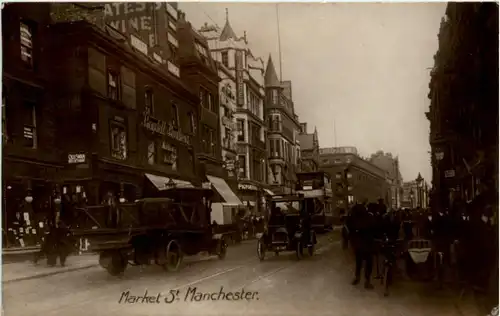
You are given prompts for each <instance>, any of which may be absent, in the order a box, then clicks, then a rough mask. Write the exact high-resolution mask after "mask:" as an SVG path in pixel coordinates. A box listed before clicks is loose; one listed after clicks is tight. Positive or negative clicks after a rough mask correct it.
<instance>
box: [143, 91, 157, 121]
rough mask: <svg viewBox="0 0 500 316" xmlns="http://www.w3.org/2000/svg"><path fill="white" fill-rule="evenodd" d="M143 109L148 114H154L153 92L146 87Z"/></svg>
mask: <svg viewBox="0 0 500 316" xmlns="http://www.w3.org/2000/svg"><path fill="white" fill-rule="evenodd" d="M144 110H145V111H146V113H148V114H150V115H154V113H155V111H154V94H153V91H152V90H150V89H147V90H146V92H145V93H144Z"/></svg>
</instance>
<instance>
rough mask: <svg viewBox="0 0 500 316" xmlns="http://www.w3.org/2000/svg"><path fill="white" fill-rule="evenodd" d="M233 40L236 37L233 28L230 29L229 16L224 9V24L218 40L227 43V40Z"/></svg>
mask: <svg viewBox="0 0 500 316" xmlns="http://www.w3.org/2000/svg"><path fill="white" fill-rule="evenodd" d="M231 38H232V39H234V40H237V39H238V37H237V36H236V33H234V31H233V28H232V27H231V24H229V14H228V12H227V9H226V24H225V25H224V28H223V29H222V32H221V33H220V37H219V40H221V41H227V40H228V39H231Z"/></svg>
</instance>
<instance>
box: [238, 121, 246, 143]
mask: <svg viewBox="0 0 500 316" xmlns="http://www.w3.org/2000/svg"><path fill="white" fill-rule="evenodd" d="M236 124H237V132H238V138H237V140H238V141H239V142H244V141H245V120H243V119H237V120H236Z"/></svg>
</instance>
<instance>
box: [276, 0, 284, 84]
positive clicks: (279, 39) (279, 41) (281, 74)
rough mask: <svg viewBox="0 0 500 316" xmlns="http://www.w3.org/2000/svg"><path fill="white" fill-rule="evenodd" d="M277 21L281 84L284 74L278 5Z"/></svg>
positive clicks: (277, 9)
mask: <svg viewBox="0 0 500 316" xmlns="http://www.w3.org/2000/svg"><path fill="white" fill-rule="evenodd" d="M276 21H277V24H278V54H279V58H280V83H281V82H282V81H283V72H282V68H283V67H282V61H281V60H282V58H281V36H280V14H279V8H278V3H276Z"/></svg>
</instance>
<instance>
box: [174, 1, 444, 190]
mask: <svg viewBox="0 0 500 316" xmlns="http://www.w3.org/2000/svg"><path fill="white" fill-rule="evenodd" d="M226 8H227V9H228V12H229V14H228V16H229V22H230V23H231V26H232V27H233V30H234V31H235V32H236V34H237V36H243V31H246V32H247V39H248V42H249V45H250V48H251V50H252V52H253V54H254V55H255V56H260V57H262V58H263V59H264V61H265V62H266V64H267V60H268V57H269V54H271V56H272V59H273V62H274V65H275V66H276V71H277V73H278V75H279V72H280V71H279V68H280V62H279V44H278V23H277V12H279V29H280V35H281V56H282V59H281V67H282V74H283V77H282V79H283V80H291V81H292V89H293V90H292V93H293V101H294V103H295V111H296V113H297V115H299V119H300V121H301V122H307V123H308V129H309V132H312V131H313V130H314V127H315V126H316V127H317V129H318V135H319V142H320V147H334V146H355V147H357V149H358V152H359V154H360V155H362V156H369V155H371V154H372V153H374V152H376V151H378V150H383V151H385V152H391V153H392V154H393V155H396V156H399V161H400V168H401V173H402V175H403V179H404V180H405V181H411V180H414V179H415V178H416V177H417V175H418V173H419V172H420V173H421V174H422V176H423V177H424V178H425V179H426V180H427V181H428V182H430V179H431V174H432V170H431V166H430V154H429V151H430V145H429V121H428V120H427V119H426V117H425V112H426V111H428V109H429V103H430V101H429V99H428V98H427V94H428V92H429V87H428V84H429V80H430V76H429V72H430V70H429V68H430V67H432V66H433V55H434V53H435V52H436V50H437V46H438V41H437V34H438V31H439V23H440V20H441V18H442V17H443V15H444V12H445V9H446V3H383V4H381V3H317V4H312V3H280V4H279V5H278V11H277V9H276V4H268V3H193V2H190V3H188V2H184V3H180V4H179V9H180V10H182V11H184V12H185V13H186V18H187V20H189V21H190V22H191V24H192V25H193V27H194V28H196V29H199V28H200V26H202V25H203V24H204V23H205V22H206V23H208V24H209V25H214V24H216V25H217V26H219V27H220V28H222V27H224V24H225V21H226V11H225V9H226ZM334 126H335V127H334Z"/></svg>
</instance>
